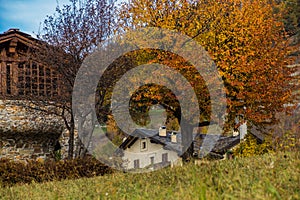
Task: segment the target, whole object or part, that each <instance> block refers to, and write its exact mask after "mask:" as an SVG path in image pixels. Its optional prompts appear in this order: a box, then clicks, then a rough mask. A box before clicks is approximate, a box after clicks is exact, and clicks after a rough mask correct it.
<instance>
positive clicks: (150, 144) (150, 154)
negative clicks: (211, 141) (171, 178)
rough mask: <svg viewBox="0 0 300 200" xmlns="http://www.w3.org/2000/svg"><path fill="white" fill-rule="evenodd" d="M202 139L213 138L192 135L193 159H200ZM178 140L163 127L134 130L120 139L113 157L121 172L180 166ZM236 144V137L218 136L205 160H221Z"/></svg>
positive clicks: (180, 153)
mask: <svg viewBox="0 0 300 200" xmlns="http://www.w3.org/2000/svg"><path fill="white" fill-rule="evenodd" d="M206 137H215V135H208V134H193V144H192V145H193V148H194V155H193V156H194V157H195V158H202V157H201V155H200V153H201V146H202V143H203V141H204V139H205V138H206ZM181 138H182V136H181V133H180V132H174V131H167V130H166V127H161V128H160V129H159V130H152V129H136V130H135V131H134V132H133V133H132V134H131V135H130V136H128V137H127V138H125V139H124V141H123V143H122V144H121V145H120V147H119V149H118V151H117V152H116V153H117V155H118V156H120V157H121V158H122V160H123V169H125V170H132V169H146V170H147V169H148V170H154V169H158V168H162V167H164V166H168V165H171V166H172V165H177V164H180V163H182V159H181V155H182V140H181ZM239 143H240V135H237V136H220V137H219V139H218V141H217V142H216V144H215V145H214V147H213V149H212V150H211V151H210V152H209V154H208V156H210V158H215V159H222V158H224V155H225V154H226V152H227V151H228V150H229V149H231V148H232V147H234V146H235V145H237V144H239Z"/></svg>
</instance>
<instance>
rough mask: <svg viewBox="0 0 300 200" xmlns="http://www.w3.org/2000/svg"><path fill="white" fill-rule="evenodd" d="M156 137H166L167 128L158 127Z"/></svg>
mask: <svg viewBox="0 0 300 200" xmlns="http://www.w3.org/2000/svg"><path fill="white" fill-rule="evenodd" d="M158 135H159V136H160V137H167V128H166V127H165V126H161V127H159V130H158Z"/></svg>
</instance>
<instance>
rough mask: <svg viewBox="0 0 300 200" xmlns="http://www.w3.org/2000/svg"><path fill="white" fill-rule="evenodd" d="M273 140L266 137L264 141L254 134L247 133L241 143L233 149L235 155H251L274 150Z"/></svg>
mask: <svg viewBox="0 0 300 200" xmlns="http://www.w3.org/2000/svg"><path fill="white" fill-rule="evenodd" d="M273 149H274V148H273V144H272V140H271V139H270V138H269V137H266V138H265V140H264V141H262V142H260V141H258V140H257V139H256V138H255V137H254V136H253V135H252V134H247V135H246V136H245V139H244V141H243V142H241V144H240V145H239V146H238V147H237V148H235V149H234V150H233V154H234V156H237V157H249V156H253V155H262V154H265V153H269V152H273Z"/></svg>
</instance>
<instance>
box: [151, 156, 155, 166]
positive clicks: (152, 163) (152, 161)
mask: <svg viewBox="0 0 300 200" xmlns="http://www.w3.org/2000/svg"><path fill="white" fill-rule="evenodd" d="M150 164H151V165H154V156H152V157H150Z"/></svg>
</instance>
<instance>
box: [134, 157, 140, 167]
mask: <svg viewBox="0 0 300 200" xmlns="http://www.w3.org/2000/svg"><path fill="white" fill-rule="evenodd" d="M133 165H134V169H138V168H140V160H139V159H137V160H134V161H133Z"/></svg>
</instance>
